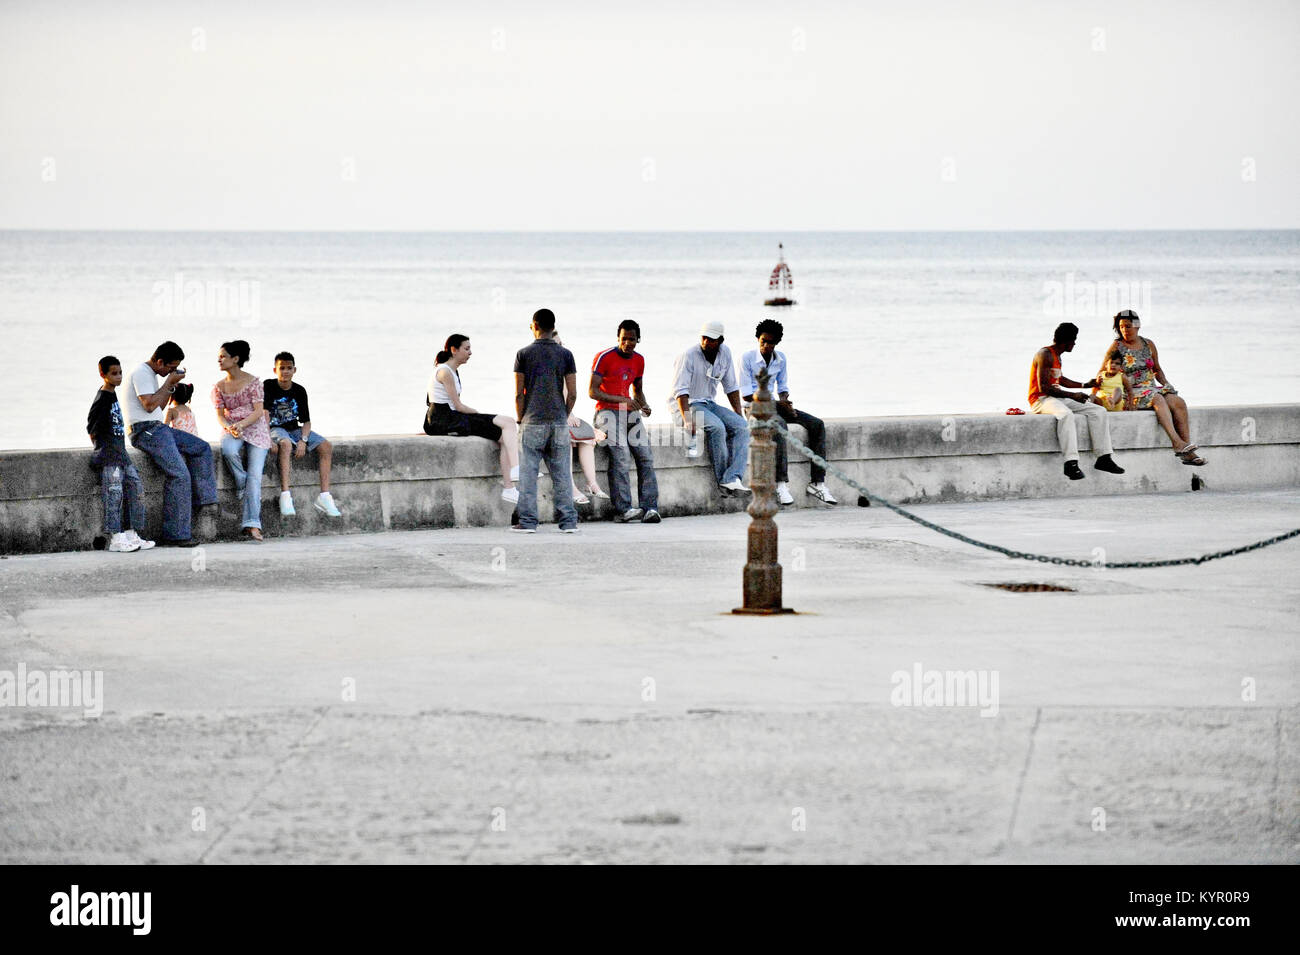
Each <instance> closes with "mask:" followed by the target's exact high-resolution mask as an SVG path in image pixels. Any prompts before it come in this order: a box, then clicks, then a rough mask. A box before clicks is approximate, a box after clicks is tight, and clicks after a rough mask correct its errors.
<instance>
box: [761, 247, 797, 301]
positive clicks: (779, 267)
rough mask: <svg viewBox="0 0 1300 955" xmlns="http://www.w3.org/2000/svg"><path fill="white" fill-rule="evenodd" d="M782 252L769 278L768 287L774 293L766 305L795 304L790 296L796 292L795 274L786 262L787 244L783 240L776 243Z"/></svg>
mask: <svg viewBox="0 0 1300 955" xmlns="http://www.w3.org/2000/svg"><path fill="white" fill-rule="evenodd" d="M776 247H777V249H778V250H779V252H780V261H779V262H777V263H776V267H775V268H774V269H772V276H771V278H769V279H768V280H767V288H768V291H769V292H772V293H773V295H772V297H771V298H769V299H768V300H767V301H765V302H764V303H763V304H764V305H793V304H794V299H792V298H791V297H790V296H791V295H792V294H794V276H793V275H791V274H790V266H788V265H786V264H785V245H784V244H783V243H781V242H778V243H777V244H776Z"/></svg>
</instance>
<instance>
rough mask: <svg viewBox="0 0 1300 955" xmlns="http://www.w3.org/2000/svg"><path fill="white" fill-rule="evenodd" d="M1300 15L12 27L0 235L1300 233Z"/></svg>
mask: <svg viewBox="0 0 1300 955" xmlns="http://www.w3.org/2000/svg"><path fill="white" fill-rule="evenodd" d="M1298 53H1300V3H1295V2H1268V0H1261V2H1249V3H1243V4H1211V3H1201V2H1125V3H1109V2H1108V3H1065V2H1053V0H1044V2H1023V3H1010V2H1006V3H995V2H980V0H976V2H970V3H957V2H953V3H949V2H927V0H922V2H918V3H907V4H900V3H896V2H890V3H858V4H831V3H816V4H806V5H796V4H773V3H767V2H758V3H754V4H747V5H745V7H744V8H743V9H742V8H741V7H740V5H737V4H728V5H722V4H717V3H712V2H710V0H702V2H699V3H689V4H688V3H679V2H675V0H667V2H662V3H654V4H648V3H642V4H636V5H623V6H620V5H617V4H597V3H585V2H566V0H557V2H555V3H548V4H540V5H539V4H519V3H507V2H496V3H491V2H489V3H475V4H456V5H453V4H441V3H437V2H434V3H428V2H426V3H399V2H373V3H352V4H349V3H330V2H324V3H319V4H311V5H308V4H303V3H285V2H281V0H265V2H259V3H247V2H243V0H223V2H219V3H218V2H209V3H195V2H185V0H180V2H171V3H167V2H137V0H127V2H123V3H114V4H103V3H91V2H76V0H73V2H67V3H63V4H58V5H53V4H46V3H34V2H24V0H5V2H3V3H0V228H8V229H200V230H208V229H213V230H215V229H291V230H299V229H300V230H324V229H341V230H372V229H373V230H387V229H394V230H410V229H414V230H514V229H518V230H538V231H552V230H556V231H559V230H593V231H597V230H611V229H612V230H792V229H793V230H797V229H828V230H838V229H842V230H893V229H917V230H929V229H940V230H942V229H1161V228H1165V229H1180V228H1296V227H1300V122H1297V110H1298V107H1297V104H1298V103H1300V66H1298V64H1300V55H1297V54H1298Z"/></svg>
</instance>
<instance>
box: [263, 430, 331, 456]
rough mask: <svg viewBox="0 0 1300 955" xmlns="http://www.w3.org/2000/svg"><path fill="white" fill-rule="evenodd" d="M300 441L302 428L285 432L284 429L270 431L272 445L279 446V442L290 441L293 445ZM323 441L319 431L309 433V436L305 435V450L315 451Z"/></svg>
mask: <svg viewBox="0 0 1300 955" xmlns="http://www.w3.org/2000/svg"><path fill="white" fill-rule="evenodd" d="M301 440H302V428H294V429H293V430H292V431H285V430H284V428H272V429H271V443H272V444H279V443H280V442H281V441H290V442H292V443H293V444H297V443H298V442H299V441H301ZM324 440H325V435H323V434H321V433H320V432H319V431H313V432H311V433H310V434H308V435H307V450H308V451H315V450H316V448H317V447H318V446H319V445H320V443H321V442H322V441H324Z"/></svg>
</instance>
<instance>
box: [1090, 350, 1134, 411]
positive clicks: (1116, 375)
mask: <svg viewBox="0 0 1300 955" xmlns="http://www.w3.org/2000/svg"><path fill="white" fill-rule="evenodd" d="M1101 368H1102V374H1101V375H1098V376H1097V384H1096V387H1094V388H1093V389H1092V401H1093V403H1094V404H1099V405H1101V406H1102V407H1103V408H1105V409H1106V410H1107V411H1132V410H1133V408H1134V403H1133V382H1132V380H1131V379H1130V378H1129V376H1128V375H1126V374H1124V366H1123V364H1121V362H1120V360H1119V358H1117V357H1115V356H1113V355H1111V356H1108V357H1107V358H1106V363H1105V364H1104V365H1102V366H1101Z"/></svg>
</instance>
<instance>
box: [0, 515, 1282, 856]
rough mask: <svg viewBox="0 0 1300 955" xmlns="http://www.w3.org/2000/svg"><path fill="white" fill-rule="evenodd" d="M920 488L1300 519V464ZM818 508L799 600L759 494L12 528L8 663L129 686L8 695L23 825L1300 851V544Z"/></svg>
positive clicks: (0, 624) (136, 844) (282, 843)
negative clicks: (522, 526)
mask: <svg viewBox="0 0 1300 955" xmlns="http://www.w3.org/2000/svg"><path fill="white" fill-rule="evenodd" d="M915 510H917V511H918V512H919V513H921V514H923V515H924V516H926V517H928V518H929V519H931V520H936V521H938V522H940V523H943V524H946V525H948V526H951V527H953V528H954V529H958V530H960V531H962V532H963V533H966V534H969V535H971V536H973V537H976V538H980V539H985V540H990V541H993V542H996V543H1000V544H1003V545H1006V546H1011V547H1017V548H1021V549H1025V550H1034V551H1042V552H1046V553H1052V554H1058V555H1061V556H1068V557H1079V558H1083V559H1093V558H1094V557H1095V556H1097V551H1096V549H1097V548H1103V549H1104V551H1105V557H1106V559H1109V560H1127V559H1148V558H1161V557H1169V556H1194V555H1197V554H1201V553H1204V552H1207V551H1210V550H1217V549H1220V548H1223V547H1228V546H1235V545H1239V544H1242V543H1247V542H1249V541H1252V540H1255V539H1258V538H1261V537H1265V536H1271V535H1273V534H1276V533H1280V532H1282V531H1286V530H1290V529H1291V528H1293V527H1296V526H1300V491H1295V490H1285V491H1271V492H1270V491H1254V492H1249V493H1242V494H1224V493H1212V492H1200V493H1197V494H1191V493H1185V494H1170V495H1145V496H1134V497H1120V498H1105V499H1102V498H1087V499H1083V498H1080V499H1058V500H1041V501H1007V502H985V503H969V504H946V505H929V506H924V507H917V508H915ZM778 521H779V524H780V527H781V559H782V563H783V565H784V567H785V581H786V584H785V593H786V603H787V604H788V605H790V606H793V607H794V608H795V609H796V610H798V611H800V613H799V614H797V615H795V616H787V617H783V618H771V619H755V618H752V617H735V616H732V615H729V614H727V613H725V611H727V610H729V609H730V608H731V607H733V606H736V605H737V604H738V603H739V602H740V579H741V567H742V565H743V562H744V549H745V527H746V526H747V523H748V517H747V516H746V515H743V514H727V515H720V516H717V517H692V518H681V519H673V520H667V521H665V522H664V523H663V524H661V525H658V526H642V525H628V526H624V525H614V524H608V523H599V524H584V525H583V528H582V533H581V534H580V535H578V536H576V537H565V536H561V535H560V534H558V533H557V532H556V530H555V528H554V526H553V525H546V526H544V527H543V529H542V531H541V532H539V533H538V534H536V535H533V536H523V535H515V534H511V533H509V532H507V531H505V530H504V529H502V528H483V527H477V528H459V529H447V530H428V531H412V532H404V533H387V534H365V535H354V536H345V537H327V538H297V539H287V540H278V541H272V542H269V543H267V544H265V545H262V546H260V547H259V546H257V545H254V544H245V543H219V544H212V545H208V546H206V547H205V548H203V550H202V552H201V553H196V552H195V551H181V550H155V551H151V552H147V553H139V554H128V555H108V554H104V553H86V552H82V553H70V554H51V555H33V556H25V557H10V558H8V559H5V560H3V561H0V609H2V610H3V613H0V671H3V670H6V669H7V670H10V671H14V670H16V668H17V667H18V665H19V664H22V665H24V666H25V667H26V669H27V670H28V672H31V671H46V672H48V671H51V670H54V669H57V668H59V667H67V668H76V669H78V670H92V671H93V670H100V671H102V673H103V696H104V701H103V714H102V715H101V716H99V717H98V718H87V717H86V716H84V715H83V709H84V707H83V708H82V709H73V708H62V709H56V708H49V707H35V706H26V707H15V706H4V707H0V767H2V769H0V861H3V862H8V863H14V862H60V861H62V862H152V861H158V862H204V863H227V862H328V861H343V862H347V861H355V862H384V861H429V862H550V861H557V862H637V861H643V862H674V861H675V862H731V861H738V862H892V861H900V862H990V863H999V862H1011V863H1017V862H1065V861H1086V862H1295V861H1298V860H1300V818H1298V815H1297V807H1298V805H1300V795H1298V793H1300V747H1297V745H1296V740H1297V734H1298V733H1300V689H1298V681H1297V676H1300V650H1298V649H1297V646H1296V640H1295V637H1296V631H1297V623H1296V621H1297V619H1298V618H1297V610H1298V609H1300V593H1298V591H1297V586H1296V583H1295V581H1296V580H1297V570H1300V543H1297V542H1296V541H1289V542H1286V543H1283V544H1281V545H1277V546H1275V547H1272V548H1269V549H1267V550H1264V551H1261V552H1257V553H1253V554H1248V555H1243V556H1239V557H1234V558H1229V559H1227V560H1223V561H1216V562H1214V563H1211V564H1207V565H1204V566H1202V567H1181V568H1170V569H1160V570H1144V571H1107V570H1070V569H1063V568H1057V567H1051V566H1049V565H1043V564H1036V563H1029V562H1022V561H1010V560H1008V559H1006V558H1003V557H1000V556H997V555H994V554H991V553H988V552H984V551H979V550H975V549H973V548H970V547H968V546H967V545H964V544H961V543H959V542H956V541H953V540H951V539H949V538H945V537H941V536H939V535H936V534H934V533H933V532H930V531H928V530H925V529H924V528H920V527H917V526H916V525H913V524H910V523H909V522H906V521H903V520H902V519H900V518H898V517H896V516H894V515H892V514H889V513H888V512H885V511H882V510H880V509H875V508H873V509H861V508H856V507H852V506H843V505H842V506H841V507H839V508H837V509H834V510H816V511H814V510H800V511H798V512H792V513H790V512H788V513H784V514H782V515H781V516H780V517H779V518H778ZM995 582H1032V583H1053V584H1057V585H1062V586H1068V587H1070V588H1072V591H1073V592H1059V593H1008V592H1005V591H1000V590H995V589H991V588H988V587H985V586H982V585H983V584H987V583H995ZM932 671H933V672H934V678H931V672H932ZM918 672H919V673H920V675H921V677H922V680H921V685H918V686H916V687H915V689H916V691H917V692H916V694H915V695H914V696H911V695H910V694H909V695H907V698H906V699H904V694H903V690H904V689H907V690H910V689H912V686H911V684H912V681H913V679H914V675H915V674H917V673H918ZM954 674H971V680H972V682H971V684H970V685H971V687H972V688H973V687H974V686H975V685H976V683H978V684H979V685H980V687H981V688H982V689H983V690H984V691H985V693H984V697H983V698H982V699H979V700H976V699H969V698H966V697H963V696H962V695H961V687H962V678H960V677H958V678H957V679H956V680H955V682H954V680H953V679H952V675H954ZM945 675H947V676H949V677H950V679H949V680H948V683H947V686H946V687H945V686H941V685H939V684H940V683H941V682H942V678H943V677H944V676H945ZM936 681H938V682H936ZM980 681H982V682H980ZM994 681H996V682H994ZM930 689H933V690H934V693H933V694H929V690H930ZM991 690H996V693H994V694H992V695H990V693H989V691H991ZM954 692H956V696H954ZM899 702H905V703H909V704H911V705H896V704H897V703H899ZM964 703H974V704H977V705H956V704H964ZM930 704H933V705H930ZM981 712H984V713H987V714H988V715H984V716H981Z"/></svg>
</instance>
